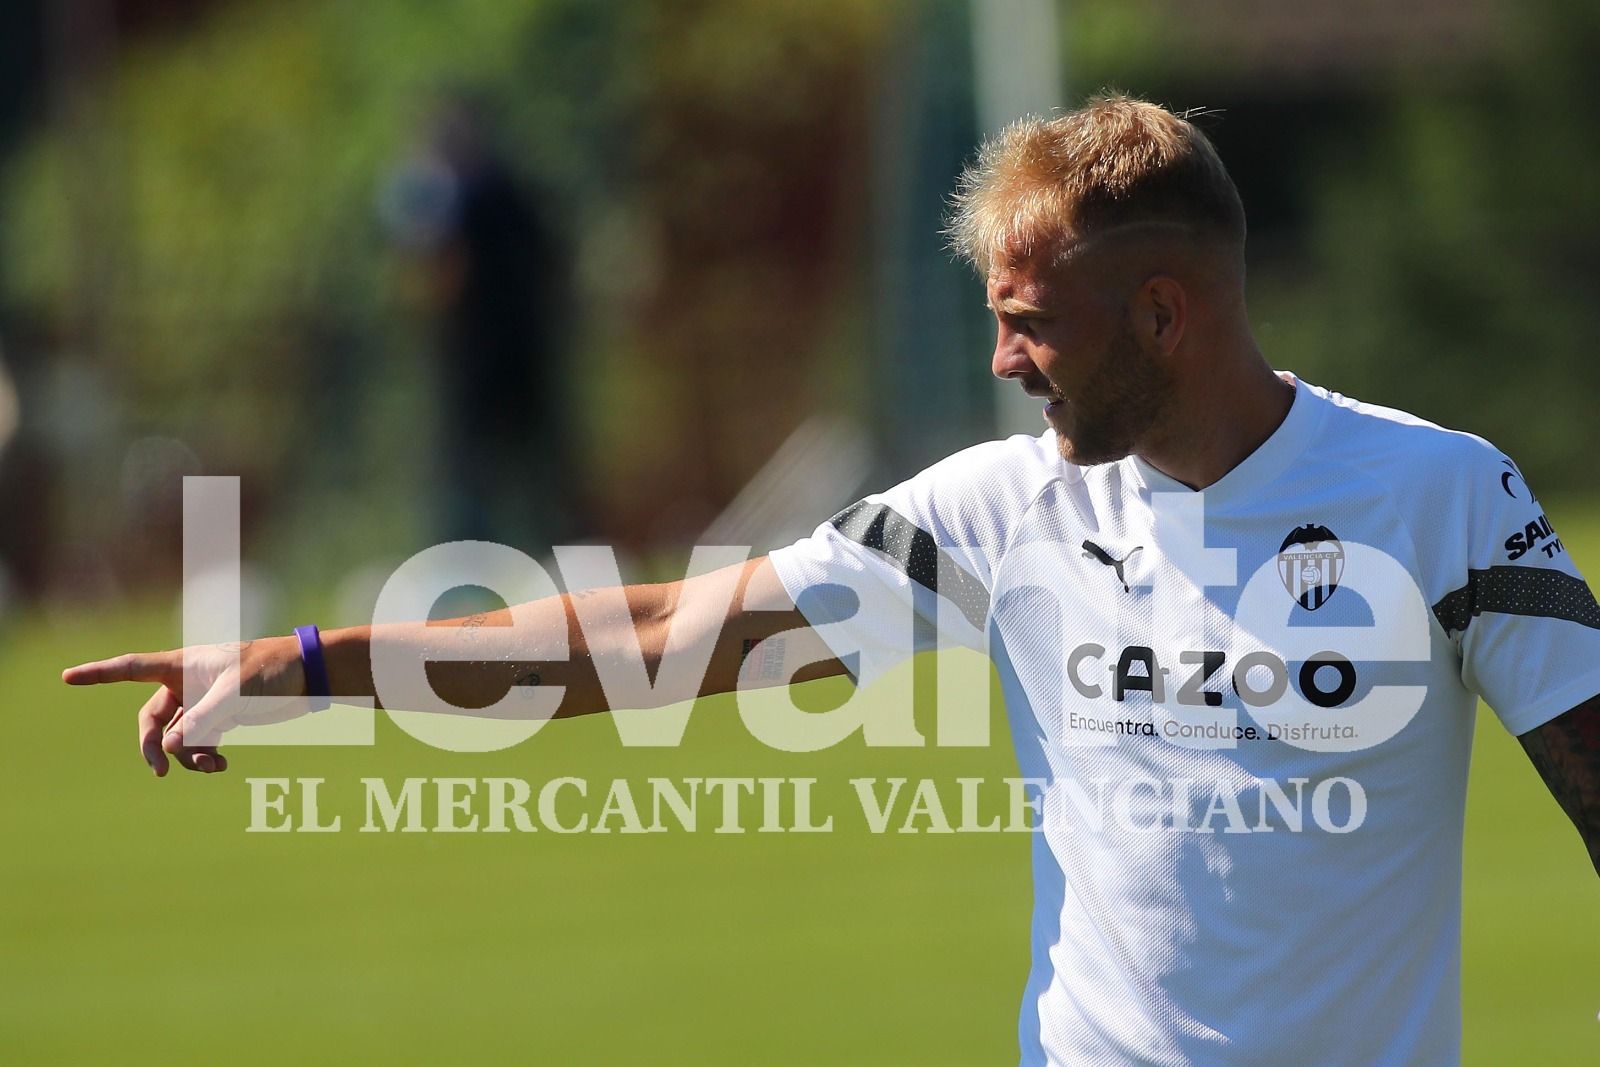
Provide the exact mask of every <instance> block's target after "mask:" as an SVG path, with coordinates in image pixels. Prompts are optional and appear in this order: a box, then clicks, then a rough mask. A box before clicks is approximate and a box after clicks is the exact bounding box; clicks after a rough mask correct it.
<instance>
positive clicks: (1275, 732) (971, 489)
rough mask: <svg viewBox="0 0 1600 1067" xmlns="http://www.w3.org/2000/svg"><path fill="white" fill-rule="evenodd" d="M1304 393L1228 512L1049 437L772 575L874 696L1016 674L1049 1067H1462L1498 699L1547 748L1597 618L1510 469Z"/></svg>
mask: <svg viewBox="0 0 1600 1067" xmlns="http://www.w3.org/2000/svg"><path fill="white" fill-rule="evenodd" d="M1285 377H1288V376H1285ZM1291 380H1292V379H1291ZM1295 384H1296V386H1297V388H1296V390H1295V399H1294V402H1293V405H1292V407H1291V409H1290V411H1289V414H1288V416H1287V418H1286V419H1285V420H1284V422H1283V423H1282V425H1281V426H1279V428H1278V429H1277V430H1276V431H1275V432H1274V433H1273V435H1272V436H1271V437H1270V438H1269V439H1268V440H1267V441H1266V443H1265V444H1263V445H1262V446H1261V447H1260V448H1259V449H1257V450H1256V451H1255V452H1254V453H1253V454H1252V455H1250V456H1249V457H1248V458H1247V459H1246V460H1245V461H1244V462H1242V463H1241V464H1240V465H1239V466H1238V467H1236V468H1234V470H1232V471H1231V472H1230V473H1229V474H1228V475H1227V476H1225V477H1224V478H1222V480H1220V481H1219V482H1217V483H1216V484H1215V485H1212V486H1211V487H1209V488H1207V489H1206V490H1204V492H1199V493H1197V492H1194V491H1192V490H1190V489H1188V488H1186V487H1184V486H1183V485H1181V484H1180V483H1178V482H1175V481H1173V480H1172V479H1170V478H1168V477H1166V476H1165V475H1163V474H1161V473H1160V472H1158V471H1156V470H1155V469H1154V468H1152V467H1150V466H1149V465H1148V464H1146V463H1144V462H1143V461H1142V460H1140V459H1138V458H1134V457H1130V458H1128V459H1124V460H1122V461H1120V462H1118V463H1113V464H1107V465H1103V466H1096V467H1088V468H1082V467H1077V466H1073V465H1071V464H1068V463H1066V462H1064V461H1063V460H1062V459H1061V457H1060V455H1059V453H1058V452H1057V446H1056V439H1055V434H1054V432H1053V431H1051V432H1047V433H1045V434H1044V435H1042V436H1040V437H1038V438H1028V437H1022V436H1018V437H1012V438H1010V439H1009V440H1005V441H996V442H992V443H989V444H983V445H978V446H976V447H974V448H969V449H967V450H965V451H963V452H960V453H958V454H956V455H954V456H951V457H950V458H948V459H946V460H944V461H942V462H940V463H937V464H935V465H934V466H932V467H930V468H928V469H927V470H925V471H923V472H922V473H921V474H918V475H917V476H916V477H914V478H912V479H911V480H909V481H907V482H904V483H902V484H901V485H898V486H896V487H895V488H893V489H891V490H889V491H888V492H886V493H881V494H877V495H874V496H870V497H868V498H867V499H866V500H864V501H862V502H860V503H858V504H855V505H853V506H852V507H850V508H847V509H846V510H845V511H843V512H841V513H840V514H839V515H838V516H836V517H835V518H834V519H833V520H832V521H831V522H829V523H825V524H824V525H822V526H820V527H818V529H817V530H816V532H815V533H814V534H812V535H811V536H810V537H808V538H806V539H804V540H802V541H800V542H798V543H797V544H795V545H793V546H791V547H789V548H786V549H782V550H780V551H777V552H774V553H773V554H772V556H771V559H772V562H773V564H774V566H775V567H776V569H777V572H778V574H779V576H780V577H781V579H782V581H783V583H784V585H785V587H786V588H787V589H788V591H789V593H790V595H791V596H792V597H793V598H794V600H795V602H796V604H797V605H799V607H800V608H801V610H802V611H803V612H804V613H805V614H806V617H807V619H808V620H809V621H810V622H811V623H812V624H813V625H814V626H816V627H817V628H818V631H819V633H821V634H822V635H823V637H824V638H825V639H826V640H827V642H828V644H829V647H830V648H831V649H832V650H833V651H834V653H835V654H837V655H838V656H839V657H840V658H841V659H843V660H844V661H845V662H846V664H847V665H848V666H850V668H851V670H852V673H854V674H855V675H856V676H857V678H858V680H859V681H860V682H861V683H862V684H865V683H867V682H869V681H870V680H871V679H873V678H874V677H876V676H877V675H879V674H881V673H882V672H883V671H884V670H886V669H887V668H888V667H890V666H892V665H893V664H895V663H897V662H899V661H901V660H903V659H904V658H905V657H906V656H907V655H908V654H909V653H910V652H911V651H913V650H914V649H916V648H920V647H926V645H927V644H928V635H930V634H936V635H937V640H938V642H940V643H941V645H942V646H952V645H960V646H965V647H969V648H974V649H982V650H987V651H988V652H989V654H990V655H991V656H992V657H993V658H994V661H995V663H996V664H997V667H998V670H999V673H1000V677H1001V680H1002V683H1003V689H1004V692H1005V695H1006V702H1007V714H1008V716H1009V718H1010V723H1011V731H1012V735H1013V738H1014V741H1015V744H1016V749H1017V760H1018V764H1019V768H1020V771H1021V774H1022V776H1023V777H1025V778H1029V779H1037V780H1038V783H1039V791H1038V797H1039V809H1038V810H1039V812H1041V813H1042V822H1043V829H1042V830H1041V832H1039V833H1036V834H1035V835H1034V838H1033V841H1034V847H1033V867H1034V899H1035V905H1034V915H1033V923H1032V943H1033V944H1032V949H1033V963H1032V968H1031V972H1030V974H1029V977H1028V981H1027V986H1026V990H1025V993H1024V996H1023V1002H1022V1011H1021V1019H1020V1024H1019V1036H1020V1039H1021V1049H1022V1055H1021V1062H1022V1063H1023V1064H1024V1065H1044V1064H1061V1065H1071V1067H1080V1065H1085V1064H1093V1065H1112V1064H1116V1065H1122V1064H1163V1065H1165V1064H1226V1065H1229V1067H1237V1065H1241V1064H1263V1065H1267V1064H1270V1065H1274V1067H1280V1065H1284V1064H1310V1063H1316V1064H1321V1065H1339V1064H1349V1065H1352V1067H1354V1065H1360V1067H1373V1065H1401V1064H1406V1065H1420V1064H1428V1065H1436V1064H1448V1063H1455V1062H1457V1061H1458V1059H1459V1055H1460V937H1461V933H1460V927H1461V838H1462V822H1463V814H1464V801H1465V794H1466V783H1467V762H1468V757H1469V754H1470V751H1471V740H1472V731H1473V719H1474V715H1475V712H1476V707H1477V698H1478V697H1480V696H1481V697H1482V698H1483V699H1484V700H1485V701H1487V702H1488V704H1489V705H1490V706H1491V707H1492V708H1494V710H1495V712H1496V714H1497V715H1498V716H1499V718H1500V720H1501V721H1502V722H1503V723H1504V724H1505V726H1506V728H1507V729H1508V730H1510V731H1511V732H1512V733H1514V734H1522V733H1525V732H1527V731H1528V730H1531V729H1533V728H1534V727H1536V726H1539V725H1540V724H1542V723H1544V722H1546V721H1548V720H1550V719H1552V718H1554V717H1555V716H1557V715H1559V714H1561V713H1562V712H1564V711H1567V710H1568V709H1570V708H1572V707H1574V706H1576V705H1578V704H1580V703H1582V702H1583V701H1585V700H1586V699H1588V698H1589V697H1592V696H1594V695H1595V694H1597V693H1600V607H1597V605H1596V602H1595V599H1594V596H1593V595H1592V594H1591V593H1590V591H1589V588H1588V586H1587V585H1586V584H1585V583H1584V581H1583V579H1582V577H1581V576H1580V575H1579V574H1578V572H1577V570H1576V569H1575V568H1574V567H1573V565H1572V562H1571V560H1570V559H1569V558H1568V556H1567V553H1566V551H1565V549H1564V547H1563V546H1562V545H1561V543H1560V540H1559V538H1558V537H1557V536H1556V534H1555V531H1554V530H1553V528H1552V527H1551V525H1550V523H1549V520H1548V519H1546V518H1545V517H1544V514H1543V509H1542V508H1541V507H1540V505H1539V504H1538V502H1537V501H1536V500H1535V499H1534V497H1533V495H1532V493H1531V492H1530V490H1529V489H1528V487H1527V485H1526V484H1525V483H1524V482H1523V480H1522V478H1521V475H1520V473H1519V472H1518V471H1517V468H1516V467H1515V466H1514V465H1513V464H1512V463H1511V461H1510V460H1508V459H1507V458H1506V457H1505V456H1503V455H1502V454H1501V453H1500V452H1499V451H1497V450H1496V449H1495V448H1494V447H1493V446H1491V445H1489V444H1488V443H1487V442H1485V441H1483V440H1482V439H1481V438H1478V437H1474V436H1472V435H1470V434H1465V433H1457V432H1454V431H1449V430H1444V429H1441V428H1439V427H1437V426H1434V425H1432V424H1430V423H1426V422H1423V421H1421V420H1419V419H1417V418H1414V417H1412V416H1410V415H1406V414H1403V413H1401V412H1398V411H1394V410H1391V409H1386V408H1379V407H1372V406H1369V405H1366V404H1361V403H1358V402H1356V401H1353V400H1350V399H1347V398H1345V397H1342V396H1340V395H1338V394H1336V393H1330V392H1328V391H1326V390H1323V389H1320V388H1318V387H1316V386H1313V385H1310V384H1308V383H1305V382H1296V383H1295ZM1551 817H1552V818H1555V817H1556V815H1555V813H1554V812H1553V811H1552V814H1551Z"/></svg>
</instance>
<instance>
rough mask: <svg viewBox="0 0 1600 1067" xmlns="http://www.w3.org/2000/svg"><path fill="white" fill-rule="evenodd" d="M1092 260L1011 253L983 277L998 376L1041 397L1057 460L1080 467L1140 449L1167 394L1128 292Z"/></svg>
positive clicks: (1167, 378)
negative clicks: (1106, 280)
mask: <svg viewBox="0 0 1600 1067" xmlns="http://www.w3.org/2000/svg"><path fill="white" fill-rule="evenodd" d="M1088 266H1090V264H1085V263H1081V262H1080V263H1077V264H1069V265H1064V266H1057V265H1050V264H1047V263H1046V262H1044V261H1042V260H1041V261H1037V262H1035V261H1029V260H1015V259H1014V260H1010V261H1007V262H1003V263H997V265H996V266H995V268H994V269H993V270H992V271H991V272H990V274H989V282H988V295H989V307H990V309H991V310H992V311H993V313H994V316H995V321H996V323H997V324H998V327H999V336H998V337H997V339H996V341H995V350H994V362H993V368H994V373H995V376H996V377H998V378H1014V379H1016V380H1017V383H1018V384H1019V385H1020V386H1021V387H1022V388H1023V389H1024V390H1025V391H1026V392H1027V393H1028V395H1029V396H1035V397H1039V398H1040V399H1042V400H1045V401H1046V404H1045V408H1044V417H1045V421H1047V422H1048V423H1049V424H1050V425H1051V426H1052V427H1053V428H1054V429H1055V431H1056V437H1057V440H1058V442H1059V444H1060V447H1061V455H1062V457H1063V458H1064V459H1066V460H1067V462H1069V463H1076V464H1079V465H1082V466H1089V465H1091V464H1096V463H1111V462H1115V461H1116V460H1119V459H1122V458H1123V457H1124V456H1128V455H1130V454H1132V453H1133V452H1135V451H1137V450H1138V448H1139V446H1140V445H1141V444H1142V443H1143V441H1144V439H1145V437H1146V436H1147V435H1148V433H1149V431H1150V429H1151V427H1152V426H1154V425H1155V423H1156V421H1157V419H1158V418H1159V417H1160V416H1161V414H1162V412H1163V411H1164V410H1165V409H1166V406H1167V403H1168V400H1169V397H1170V396H1171V392H1172V381H1171V375H1170V372H1169V371H1168V370H1167V368H1166V366H1165V365H1164V364H1163V363H1162V361H1161V360H1160V358H1159V357H1158V356H1157V355H1156V354H1154V353H1153V352H1152V351H1149V350H1147V349H1146V347H1145V346H1144V345H1143V344H1141V342H1140V339H1139V338H1138V337H1137V336H1136V334H1135V332H1134V327H1133V316H1132V313H1131V310H1130V306H1129V303H1128V297H1129V296H1131V295H1132V294H1131V293H1117V292H1114V291H1112V290H1111V289H1110V287H1108V286H1106V285H1105V284H1103V283H1096V282H1094V281H1092V280H1091V279H1089V278H1087V277H1086V275H1087V274H1088V270H1087V269H1086V268H1087V267H1088Z"/></svg>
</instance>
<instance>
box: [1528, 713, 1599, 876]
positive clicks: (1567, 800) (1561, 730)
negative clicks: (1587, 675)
mask: <svg viewBox="0 0 1600 1067" xmlns="http://www.w3.org/2000/svg"><path fill="white" fill-rule="evenodd" d="M1518 740H1520V741H1521V742H1522V747H1523V749H1524V750H1525V751H1526V752H1527V753H1528V758H1529V759H1530V760H1532V761H1533V766H1534V768H1535V769H1537V770H1538V772H1539V777H1541V778H1543V779H1544V783H1545V785H1547V786H1549V787H1550V792H1551V793H1552V794H1554V795H1555V798H1556V801H1557V803H1559V804H1560V805H1561V809H1562V810H1563V811H1565V812H1566V813H1567V817H1568V818H1569V819H1571V820H1572V823H1573V825H1574V826H1576V827H1577V828H1578V833H1579V834H1581V835H1583V843H1584V845H1585V846H1586V847H1587V848H1588V850H1589V859H1590V861H1591V862H1592V863H1593V864H1594V865H1595V870H1596V871H1597V872H1600V697H1595V698H1594V699H1592V700H1589V701H1586V702H1585V703H1583V704H1580V705H1578V706H1577V707H1575V708H1573V709H1572V710H1571V711H1569V712H1567V713H1566V714H1564V715H1559V716H1557V717H1556V718H1554V719H1551V720H1550V721H1549V722H1547V723H1545V724H1544V725H1543V726H1540V727H1538V728H1537V729H1534V730H1530V731H1528V732H1527V733H1525V734H1523V735H1522V736H1521V737H1520V738H1518Z"/></svg>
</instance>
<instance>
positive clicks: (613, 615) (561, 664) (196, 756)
mask: <svg viewBox="0 0 1600 1067" xmlns="http://www.w3.org/2000/svg"><path fill="white" fill-rule="evenodd" d="M514 614H515V615H516V616H517V618H516V621H515V622H513V615H514ZM776 634H785V635H786V636H785V637H784V639H783V645H784V646H785V649H784V651H783V652H782V653H779V654H781V656H782V659H783V661H784V662H783V663H781V664H774V668H775V669H773V670H771V671H762V672H759V673H760V676H759V677H754V676H751V677H750V678H749V680H748V681H747V683H746V684H755V685H760V684H769V685H770V684H781V683H784V682H788V681H806V680H809V679H812V678H823V677H828V676H830V675H836V674H842V673H843V672H844V666H843V665H842V664H840V663H839V662H838V661H837V660H835V659H833V658H832V657H831V655H830V654H829V653H828V652H827V651H826V649H825V648H824V646H823V644H822V642H821V639H820V638H819V637H817V635H816V634H815V633H814V632H812V631H811V630H810V629H809V628H808V627H807V624H806V620H805V618H804V616H803V615H801V613H800V612H799V610H798V609H796V608H795V606H794V602H793V601H792V600H791V599H790V597H789V596H788V594H787V593H786V592H785V591H784V588H783V584H782V583H781V582H780V581H779V580H778V576H777V572H776V571H775V570H774V569H773V567H772V564H771V563H770V562H768V561H767V559H766V558H765V557H762V558H759V559H754V560H749V561H747V562H745V563H742V564H736V565H734V566H732V567H727V568H724V569H722V570H719V571H713V572H711V573H710V574H705V575H700V576H697V577H694V578H688V579H685V580H683V581H680V582H670V583H665V584H661V585H635V586H626V587H619V588H612V589H597V590H589V591H585V592H579V593H562V594H559V595H557V596H552V597H547V598H545V599H543V600H538V601H534V602H532V603H530V604H525V605H521V606H519V607H518V608H517V609H515V612H513V609H509V608H506V609H501V610H499V611H493V612H484V613H481V614H478V615H471V616H468V617H465V618H460V619H451V620H448V621H445V622H433V623H426V622H414V623H391V624H385V625H381V626H356V627H351V628H349V629H341V630H330V631H327V632H326V633H325V634H324V635H323V646H324V650H325V656H326V659H327V666H328V680H329V687H330V689H331V690H332V692H333V694H334V695H335V696H343V697H350V698H362V699H366V700H372V701H381V697H380V694H379V693H378V692H377V687H376V685H375V683H374V679H373V662H374V660H375V658H378V657H384V656H390V657H398V658H401V659H409V660H412V661H416V662H423V663H426V664H427V679H428V684H429V686H430V688H431V689H432V691H433V693H432V694H429V693H422V692H417V693H414V694H402V697H401V699H400V700H398V701H395V703H398V704H399V706H400V707H402V708H404V707H407V706H409V707H411V708H420V709H425V710H435V709H436V703H435V701H434V700H433V699H432V695H433V694H437V698H438V699H439V700H442V701H444V702H446V703H448V704H451V705H454V706H456V707H459V708H468V709H487V708H488V707H489V706H490V705H493V704H495V703H496V702H498V701H500V700H501V699H502V698H503V697H505V695H506V694H507V692H508V691H509V690H510V688H511V687H512V686H513V685H541V686H561V687H563V689H564V692H563V693H562V697H561V704H560V706H559V708H558V709H557V711H556V715H557V716H559V717H571V716H575V715H586V714H591V713H594V712H601V711H610V710H613V707H612V702H613V700H615V701H616V704H617V706H618V707H645V706H662V705H666V704H673V703H677V702H679V701H682V700H688V699H691V698H693V697H696V696H708V695H711V694H713V693H726V692H731V691H732V690H734V689H735V688H736V687H738V685H739V680H740V668H741V666H742V665H743V662H744V658H745V655H746V653H747V652H748V650H749V649H750V648H751V647H752V646H753V645H754V644H755V643H756V642H758V641H761V640H764V639H765V638H767V637H771V636H773V635H776ZM562 638H564V639H565V645H566V648H567V655H566V656H565V657H561V656H560V655H558V654H557V650H558V649H559V647H560V646H561V644H562ZM774 644H776V642H775V643H774ZM772 653H777V650H776V649H773V650H772V652H771V653H769V654H772ZM624 660H626V661H633V663H635V664H637V663H641V662H642V665H643V669H644V676H642V677H641V676H639V675H638V673H637V671H635V672H634V675H633V676H634V677H635V678H636V679H637V680H638V681H639V682H642V683H645V684H649V685H651V686H653V688H650V689H648V690H646V689H643V688H640V687H639V686H637V685H634V686H629V685H625V684H620V685H619V683H618V682H617V681H616V679H618V678H626V677H628V676H629V675H628V672H627V671H626V670H623V671H613V672H611V674H612V679H613V684H612V686H611V692H609V693H608V691H607V687H606V686H605V685H603V684H602V681H601V677H602V674H603V673H605V672H606V666H607V664H608V661H624ZM801 662H805V663H809V666H807V667H805V668H804V669H803V670H800V671H798V672H795V671H792V670H790V669H789V668H788V666H787V665H788V664H794V663H801ZM701 664H704V669H703V670H700V669H697V668H698V667H699V666H700V665H701ZM664 665H665V666H666V668H667V669H665V670H663V667H664ZM685 666H686V667H687V668H688V669H680V668H683V667H685ZM186 672H187V674H188V676H189V681H190V690H191V691H202V692H204V693H205V694H206V695H205V696H204V697H202V698H201V699H199V700H197V701H196V702H195V706H194V708H193V709H185V708H184V707H183V706H182V700H181V694H182V692H183V691H184V677H185V673H186ZM750 673H752V672H747V674H750ZM62 680H63V681H65V682H67V683H68V684H69V685H96V684H101V683H105V682H154V683H156V684H157V686H158V688H157V690H156V692H155V694H154V695H153V696H152V697H151V698H150V699H149V701H147V702H146V703H145V705H144V707H143V708H142V709H141V710H140V712H139V722H138V725H139V747H140V751H141V752H142V753H143V755H144V758H145V760H146V762H148V763H149V764H150V766H151V768H152V769H153V770H154V771H155V773H156V774H157V775H158V776H160V775H164V774H165V773H166V772H167V769H168V763H169V761H168V757H169V756H170V757H172V758H175V759H176V760H177V761H178V763H179V764H180V765H181V766H183V767H185V768H188V769H190V770H198V771H203V772H211V771H219V770H223V769H225V768H226V767H227V761H226V759H224V758H223V757H222V755H221V754H220V753H219V752H218V751H217V749H216V745H215V742H216V740H217V739H218V738H219V737H220V735H221V732H222V731H223V730H225V729H226V728H227V727H228V726H229V725H232V724H233V722H234V721H235V720H234V719H233V717H232V716H231V714H230V707H229V698H230V697H231V696H232V695H233V694H235V693H237V694H239V695H242V696H247V697H258V698H259V697H268V698H270V697H284V698H293V697H300V696H304V695H305V693H306V681H305V677H304V673H303V671H302V669H301V664H300V649H299V643H298V642H297V641H296V640H295V638H294V637H292V636H291V637H272V638H265V639H262V640H258V641H247V642H245V643H244V645H243V646H239V647H237V648H233V649H230V648H228V647H226V646H197V647H191V648H183V649H177V650H174V651H170V652H145V653H130V654H128V655H122V656H117V657H115V658H113V659H108V660H100V661H97V662H94V663H85V664H81V665H79V666H76V667H70V668H68V669H67V670H66V671H64V672H62ZM619 690H625V691H620V692H619ZM386 695H388V696H389V697H390V698H391V701H393V699H394V693H393V691H392V690H388V691H386ZM285 706H286V708H287V707H292V706H293V705H292V704H291V703H290V702H289V701H288V700H286V701H285ZM252 721H262V720H260V719H259V718H252Z"/></svg>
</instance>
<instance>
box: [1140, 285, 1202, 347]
mask: <svg viewBox="0 0 1600 1067" xmlns="http://www.w3.org/2000/svg"><path fill="white" fill-rule="evenodd" d="M1136 302H1137V305H1138V306H1137V307H1136V308H1135V311H1134V323H1135V325H1136V327H1137V328H1138V331H1139V333H1140V334H1141V336H1142V339H1144V340H1146V341H1148V342H1149V343H1151V344H1152V345H1154V346H1155V347H1156V348H1157V349H1158V350H1159V351H1160V352H1161V353H1162V354H1163V355H1168V356H1170V355H1172V353H1173V350H1174V349H1176V348H1177V347H1178V342H1179V341H1181V340H1183V331H1184V328H1185V327H1186V326H1187V325H1188V321H1189V297H1188V294H1187V293H1185V292H1184V291H1183V286H1182V285H1179V284H1178V281H1177V279H1176V278H1173V277H1172V276H1171V275H1168V274H1157V275H1156V276H1155V277H1153V278H1151V279H1150V280H1148V281H1147V282H1145V283H1144V286H1143V287H1142V288H1141V289H1140V290H1139V296H1138V299H1137V301H1136Z"/></svg>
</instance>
